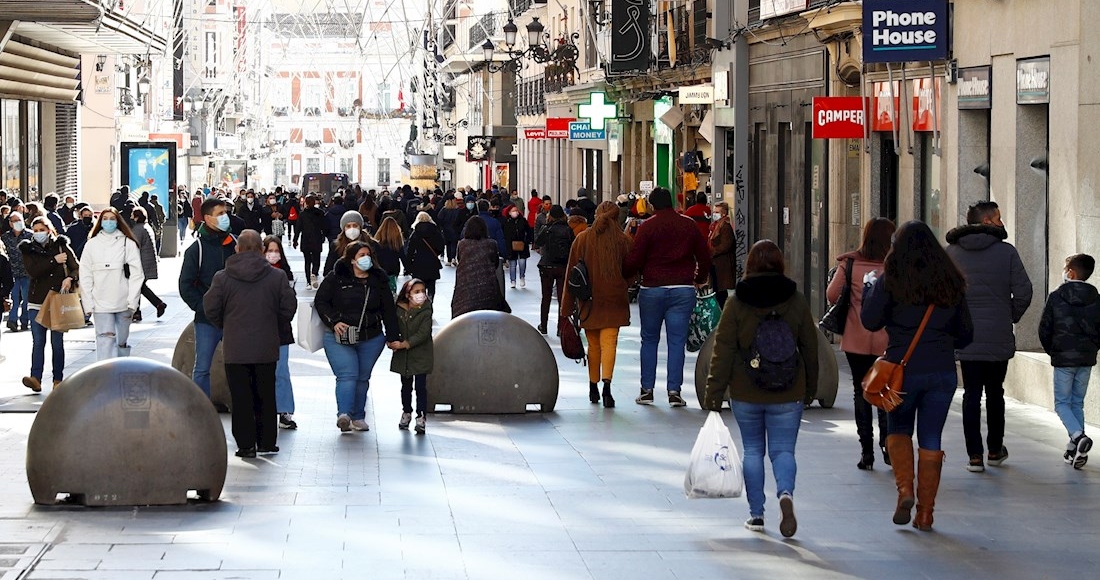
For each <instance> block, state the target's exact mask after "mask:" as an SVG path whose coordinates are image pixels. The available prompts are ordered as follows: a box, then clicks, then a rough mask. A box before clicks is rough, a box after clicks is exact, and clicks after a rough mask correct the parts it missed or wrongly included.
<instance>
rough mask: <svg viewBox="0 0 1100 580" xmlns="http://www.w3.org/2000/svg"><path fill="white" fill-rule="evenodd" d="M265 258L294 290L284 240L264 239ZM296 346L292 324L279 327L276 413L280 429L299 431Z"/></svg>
mask: <svg viewBox="0 0 1100 580" xmlns="http://www.w3.org/2000/svg"><path fill="white" fill-rule="evenodd" d="M264 258H265V259H266V260H267V263H268V264H271V267H272V268H278V269H280V270H282V271H283V272H285V273H286V279H287V281H288V282H289V283H290V289H291V290H293V289H294V274H293V273H292V272H291V271H290V263H289V262H287V259H286V252H285V251H284V250H283V240H282V238H280V237H277V236H268V237H266V238H264ZM292 344H294V329H293V328H291V324H290V322H287V323H286V324H281V325H279V362H277V363H275V411H276V412H277V413H278V414H279V427H281V428H283V429H297V428H298V423H296V422H295V421H294V385H293V384H292V383H291V380H290V345H292Z"/></svg>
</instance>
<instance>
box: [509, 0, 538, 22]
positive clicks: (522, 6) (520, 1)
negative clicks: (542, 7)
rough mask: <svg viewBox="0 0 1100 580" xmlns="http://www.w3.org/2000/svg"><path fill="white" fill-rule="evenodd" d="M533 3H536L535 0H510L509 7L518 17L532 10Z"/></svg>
mask: <svg viewBox="0 0 1100 580" xmlns="http://www.w3.org/2000/svg"><path fill="white" fill-rule="evenodd" d="M532 4H534V0H508V8H509V9H510V10H511V12H512V14H514V15H515V17H516V18H519V15H520V14H523V13H524V12H527V11H528V10H530V9H531V5H532Z"/></svg>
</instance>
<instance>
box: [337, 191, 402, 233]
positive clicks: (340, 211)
mask: <svg viewBox="0 0 1100 580" xmlns="http://www.w3.org/2000/svg"><path fill="white" fill-rule="evenodd" d="M346 211H347V210H346V209H344V198H343V197H341V196H339V195H335V196H333V197H332V203H331V204H330V205H329V206H328V210H326V211H325V236H326V237H327V238H328V241H329V242H332V241H334V240H335V239H336V236H339V235H340V232H342V231H343V228H341V227H340V218H342V217H344V213H345V212H346ZM405 237H408V234H405Z"/></svg>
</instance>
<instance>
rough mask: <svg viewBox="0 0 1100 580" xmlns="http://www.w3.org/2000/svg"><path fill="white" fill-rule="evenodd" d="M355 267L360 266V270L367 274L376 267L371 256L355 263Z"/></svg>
mask: <svg viewBox="0 0 1100 580" xmlns="http://www.w3.org/2000/svg"><path fill="white" fill-rule="evenodd" d="M355 265H356V266H359V269H360V270H362V271H364V272H366V271H367V270H370V269H371V266H373V265H374V260H371V258H370V256H363V257H361V258H359V259H358V260H356V261H355Z"/></svg>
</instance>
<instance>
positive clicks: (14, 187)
mask: <svg viewBox="0 0 1100 580" xmlns="http://www.w3.org/2000/svg"><path fill="white" fill-rule="evenodd" d="M0 123H2V126H0V135H2V155H3V167H2V168H0V169H2V171H3V187H4V189H6V190H8V191H9V192H14V193H17V194H18V193H19V192H21V191H22V188H23V180H22V175H23V171H22V167H23V155H22V148H21V147H20V142H19V135H20V134H22V131H21V130H20V127H19V101H10V100H2V101H0Z"/></svg>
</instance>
